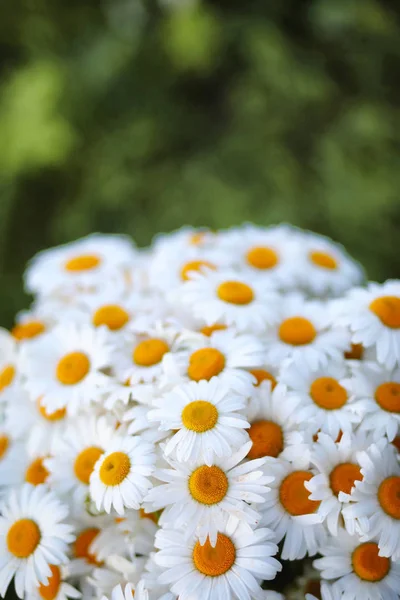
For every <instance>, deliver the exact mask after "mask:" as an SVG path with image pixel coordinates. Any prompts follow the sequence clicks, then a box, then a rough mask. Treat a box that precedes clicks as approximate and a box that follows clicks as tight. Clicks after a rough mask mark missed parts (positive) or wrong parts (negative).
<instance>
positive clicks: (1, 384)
mask: <svg viewBox="0 0 400 600" xmlns="http://www.w3.org/2000/svg"><path fill="white" fill-rule="evenodd" d="M14 377H15V367H14V366H13V365H6V366H5V367H4V369H3V370H2V371H0V392H2V391H3V390H4V389H5V388H6V387H8V386H9V385H11V384H12V382H13V381H14Z"/></svg>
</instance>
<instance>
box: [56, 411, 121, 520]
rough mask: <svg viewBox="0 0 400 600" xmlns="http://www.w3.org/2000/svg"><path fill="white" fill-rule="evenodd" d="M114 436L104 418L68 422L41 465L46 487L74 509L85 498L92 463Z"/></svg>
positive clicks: (78, 506) (107, 420)
mask: <svg viewBox="0 0 400 600" xmlns="http://www.w3.org/2000/svg"><path fill="white" fill-rule="evenodd" d="M114 435H115V423H113V422H112V420H110V419H106V418H105V417H101V418H96V417H95V416H90V417H87V416H85V417H79V418H77V419H74V420H71V421H69V422H68V426H67V427H66V429H65V431H64V435H63V436H62V437H59V438H57V440H55V443H54V446H53V455H52V457H51V458H48V459H47V460H46V461H45V467H46V468H47V469H48V470H49V472H50V477H49V480H48V483H49V484H50V485H51V486H52V488H53V489H54V490H55V491H56V492H57V493H58V494H59V495H60V496H62V497H64V499H65V500H66V501H68V502H69V503H70V504H71V505H72V506H73V507H74V508H75V509H79V508H80V507H81V506H82V505H83V503H84V501H85V498H86V497H87V495H88V494H89V481H90V476H91V474H92V472H93V469H94V466H95V464H96V462H97V461H98V460H99V458H100V456H101V455H102V454H104V452H105V451H106V449H107V448H108V446H109V444H110V441H111V439H112V437H113V436H114Z"/></svg>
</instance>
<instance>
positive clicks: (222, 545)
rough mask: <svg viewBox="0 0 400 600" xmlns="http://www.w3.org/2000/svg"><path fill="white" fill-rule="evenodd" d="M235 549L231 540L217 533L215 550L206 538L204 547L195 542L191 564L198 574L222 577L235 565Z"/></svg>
mask: <svg viewBox="0 0 400 600" xmlns="http://www.w3.org/2000/svg"><path fill="white" fill-rule="evenodd" d="M235 559H236V549H235V546H234V544H233V542H232V540H231V539H230V538H229V537H228V536H226V535H224V534H223V533H219V534H218V537H217V543H216V545H215V548H213V547H212V546H211V544H210V541H209V539H208V538H207V541H206V543H205V544H204V546H200V542H196V545H195V547H194V549H193V563H194V566H195V567H196V569H197V570H198V571H200V573H202V574H203V575H206V576H208V577H219V576H220V575H223V574H224V573H226V572H227V571H229V569H231V567H232V566H233V564H234V563H235Z"/></svg>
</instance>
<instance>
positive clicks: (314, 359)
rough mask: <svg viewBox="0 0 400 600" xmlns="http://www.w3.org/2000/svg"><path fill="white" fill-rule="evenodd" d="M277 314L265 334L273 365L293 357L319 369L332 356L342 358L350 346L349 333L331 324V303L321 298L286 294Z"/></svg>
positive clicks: (334, 358) (270, 360)
mask: <svg viewBox="0 0 400 600" xmlns="http://www.w3.org/2000/svg"><path fill="white" fill-rule="evenodd" d="M275 317H276V318H275V324H274V325H273V326H270V327H268V328H267V329H266V333H265V335H264V336H263V340H264V342H265V344H266V345H267V347H268V350H267V352H266V356H265V359H266V360H267V361H268V362H270V363H271V364H273V365H276V366H280V365H281V364H282V361H284V360H285V359H292V360H294V361H298V360H302V362H304V363H306V364H307V365H308V366H309V367H310V368H314V369H316V368H318V367H319V366H323V365H326V364H327V363H328V360H341V359H342V358H343V353H344V351H345V350H347V349H348V347H349V342H350V339H349V337H350V336H349V333H348V332H347V331H346V329H345V328H340V329H339V328H337V327H336V328H335V327H332V326H330V318H329V307H328V306H327V305H324V304H322V303H320V302H316V301H312V302H311V301H305V300H303V299H302V297H301V296H299V295H298V294H295V295H291V296H286V297H285V298H284V299H282V301H281V302H280V304H279V307H278V308H277V310H276V314H275Z"/></svg>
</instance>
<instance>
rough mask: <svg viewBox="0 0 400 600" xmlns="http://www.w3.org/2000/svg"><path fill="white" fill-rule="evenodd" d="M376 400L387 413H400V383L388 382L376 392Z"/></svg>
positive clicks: (382, 384)
mask: <svg viewBox="0 0 400 600" xmlns="http://www.w3.org/2000/svg"><path fill="white" fill-rule="evenodd" d="M375 400H376V402H377V403H378V404H379V406H380V407H381V408H382V409H383V410H386V411H387V412H393V413H399V412H400V383H397V382H395V381H388V382H386V383H381V385H379V386H378V387H377V388H376V390H375Z"/></svg>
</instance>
